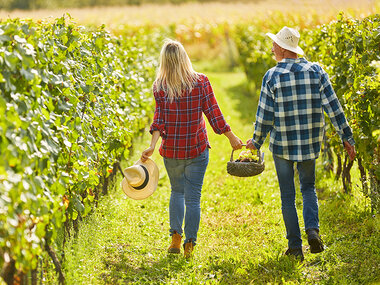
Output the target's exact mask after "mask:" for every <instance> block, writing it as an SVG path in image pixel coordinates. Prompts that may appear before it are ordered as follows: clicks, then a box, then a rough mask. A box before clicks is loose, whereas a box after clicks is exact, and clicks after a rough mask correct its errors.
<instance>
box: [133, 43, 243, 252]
mask: <svg viewBox="0 0 380 285" xmlns="http://www.w3.org/2000/svg"><path fill="white" fill-rule="evenodd" d="M153 93H154V98H155V101H156V109H155V112H154V119H153V123H152V125H151V127H150V133H151V134H152V140H151V144H150V146H149V148H147V149H146V150H144V151H143V153H142V155H141V160H142V161H143V162H144V161H145V160H146V159H147V158H148V157H149V156H151V155H152V154H153V152H154V150H155V147H156V143H157V141H158V139H159V137H160V136H161V137H162V142H161V146H160V150H159V151H160V154H161V156H163V158H164V164H165V168H166V171H167V173H168V176H169V179H170V184H171V189H172V190H171V196H170V205H169V214H170V234H171V236H172V243H171V245H170V247H169V250H168V251H169V253H179V252H180V247H181V239H182V233H183V231H182V223H183V219H184V218H185V228H184V230H185V237H186V239H185V241H184V244H183V247H184V255H185V257H187V258H188V257H190V256H191V254H192V252H193V248H194V246H195V242H196V240H197V233H198V229H199V222H200V198H201V190H202V185H203V178H204V175H205V172H206V168H207V164H208V159H209V156H208V149H209V148H210V144H209V142H208V138H207V132H206V125H205V121H204V119H203V113H204V114H205V115H206V117H207V119H208V121H209V122H210V125H211V126H212V128H213V130H214V131H215V133H217V134H224V135H225V136H226V137H227V138H228V139H229V141H230V144H231V146H232V148H233V149H240V148H241V147H242V141H241V140H240V139H239V138H238V137H237V136H235V135H234V134H233V132H232V131H231V128H230V126H229V125H228V124H227V123H226V121H225V119H224V117H223V114H222V112H221V111H220V109H219V106H218V104H217V102H216V99H215V96H214V93H213V90H212V88H211V85H210V82H209V80H208V78H207V77H206V76H205V75H203V74H200V73H197V72H195V71H194V70H193V68H192V65H191V62H190V59H189V57H188V55H187V53H186V51H185V49H184V48H183V46H182V44H181V43H179V42H177V41H173V40H166V42H165V43H164V45H163V47H162V50H161V55H160V66H159V68H158V73H157V77H156V80H155V82H154V84H153ZM185 206H186V214H185Z"/></svg>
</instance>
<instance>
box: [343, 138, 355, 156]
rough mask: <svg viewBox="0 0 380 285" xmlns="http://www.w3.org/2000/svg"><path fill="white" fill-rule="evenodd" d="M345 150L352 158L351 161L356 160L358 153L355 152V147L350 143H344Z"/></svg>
mask: <svg viewBox="0 0 380 285" xmlns="http://www.w3.org/2000/svg"><path fill="white" fill-rule="evenodd" d="M344 148H345V149H346V151H347V153H348V156H349V157H350V159H351V160H354V158H355V156H356V151H355V146H354V145H350V143H349V142H348V141H345V142H344Z"/></svg>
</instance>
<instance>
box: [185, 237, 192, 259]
mask: <svg viewBox="0 0 380 285" xmlns="http://www.w3.org/2000/svg"><path fill="white" fill-rule="evenodd" d="M183 248H184V249H185V251H184V253H183V254H184V256H185V258H191V256H192V255H193V251H194V244H193V242H192V241H191V240H190V241H189V242H187V243H185V244H184V245H183Z"/></svg>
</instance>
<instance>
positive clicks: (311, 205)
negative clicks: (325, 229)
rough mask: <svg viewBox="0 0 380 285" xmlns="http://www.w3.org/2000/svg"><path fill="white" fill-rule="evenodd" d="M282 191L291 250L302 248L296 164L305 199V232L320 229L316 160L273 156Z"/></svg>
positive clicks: (284, 215) (283, 210) (283, 208)
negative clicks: (316, 188) (295, 184)
mask: <svg viewBox="0 0 380 285" xmlns="http://www.w3.org/2000/svg"><path fill="white" fill-rule="evenodd" d="M273 160H274V163H275V166H276V171H277V178H278V182H279V185H280V191H281V203H282V208H281V209H282V216H283V218H284V222H285V227H286V238H287V239H288V246H289V248H300V247H302V239H301V232H300V226H299V223H298V215H297V211H296V204H295V200H296V190H295V186H294V163H296V164H297V170H298V174H299V180H300V188H301V193H302V198H303V219H304V222H305V230H308V229H311V228H314V229H319V217H318V198H317V194H316V191H315V159H312V160H306V161H302V162H294V161H289V160H286V159H283V158H280V157H278V156H276V155H273Z"/></svg>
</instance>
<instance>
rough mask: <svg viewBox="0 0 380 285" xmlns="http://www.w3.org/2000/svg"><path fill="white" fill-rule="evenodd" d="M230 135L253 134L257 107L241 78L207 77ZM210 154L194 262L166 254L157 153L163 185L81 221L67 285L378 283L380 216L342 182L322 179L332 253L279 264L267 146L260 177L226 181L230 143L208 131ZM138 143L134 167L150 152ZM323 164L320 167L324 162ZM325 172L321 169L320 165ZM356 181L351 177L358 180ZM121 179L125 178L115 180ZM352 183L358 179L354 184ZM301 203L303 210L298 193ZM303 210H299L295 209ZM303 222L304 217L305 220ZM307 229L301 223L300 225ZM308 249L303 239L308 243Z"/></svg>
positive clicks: (107, 201) (111, 201)
mask: <svg viewBox="0 0 380 285" xmlns="http://www.w3.org/2000/svg"><path fill="white" fill-rule="evenodd" d="M207 75H208V77H209V79H210V81H211V83H212V85H213V87H214V91H215V94H216V96H217V100H218V102H219V104H220V106H221V109H222V111H223V113H224V114H225V116H226V119H227V121H228V123H229V124H230V125H231V127H232V129H233V131H234V132H235V133H236V134H237V135H238V136H239V137H241V139H242V140H243V141H246V139H247V138H248V137H250V136H251V134H252V130H253V127H252V123H251V122H252V121H253V118H254V113H255V109H256V106H255V104H256V103H255V100H254V99H253V98H251V97H250V96H248V95H246V94H245V93H244V88H243V86H244V81H245V77H244V75H243V73H239V72H236V73H207ZM209 138H210V142H211V146H212V149H211V151H210V164H209V167H208V170H207V172H206V177H205V183H204V188H203V194H202V204H201V207H202V219H201V226H200V231H199V236H198V245H197V246H196V252H195V256H194V258H193V259H192V260H190V261H187V260H185V259H184V258H183V257H182V255H180V256H168V255H167V253H166V249H167V247H168V245H169V231H168V229H169V222H168V220H169V218H168V217H169V213H168V203H169V195H170V186H169V181H168V178H167V176H166V172H165V169H164V166H163V162H162V158H161V157H160V156H159V154H158V152H156V153H155V154H154V155H153V159H154V160H155V161H156V162H157V164H158V166H159V168H160V181H159V187H158V189H157V190H156V192H155V193H154V194H153V195H152V196H151V197H149V198H148V199H146V200H142V201H134V200H131V199H129V198H127V197H125V195H124V194H123V192H122V190H121V189H120V188H119V185H120V181H118V182H117V184H116V189H115V190H114V191H111V193H110V195H108V196H107V197H103V199H102V201H101V202H100V203H99V208H98V209H97V210H96V212H95V213H94V214H93V215H91V217H90V218H88V219H87V220H86V222H83V223H82V224H81V226H80V231H79V235H78V237H77V239H75V240H70V241H69V242H68V243H67V245H66V249H65V250H66V256H65V257H66V261H65V263H64V268H65V273H66V279H67V281H68V282H67V283H68V284H131V283H132V284H141V283H144V284H200V283H205V284H250V283H251V284H267V283H271V284H280V283H288V284H298V283H305V284H306V283H307V284H310V283H315V284H317V283H318V284H319V283H331V284H335V283H339V284H363V283H371V282H375V281H376V280H377V281H379V275H380V269H379V264H380V242H379V240H378V239H379V238H378V237H379V236H380V235H379V233H380V231H379V228H380V227H379V218H378V217H377V218H372V217H371V215H370V214H368V213H367V212H366V210H365V201H364V199H363V198H361V196H360V195H359V194H357V195H356V198H355V199H354V197H351V196H345V195H342V194H340V193H341V190H340V188H341V187H340V183H338V182H336V181H334V179H333V178H330V177H328V176H324V175H326V174H323V172H321V171H318V181H319V182H318V190H319V191H318V192H319V197H320V199H321V200H320V205H321V206H320V211H321V231H322V237H323V238H324V240H325V243H326V245H327V247H328V248H327V250H326V251H325V252H324V253H322V254H318V255H312V254H310V253H309V251H308V248H307V246H305V262H304V263H303V264H299V263H297V262H295V261H293V260H290V259H288V258H286V257H284V256H283V252H284V251H285V250H286V247H287V241H286V239H285V228H284V225H283V222H282V215H281V209H280V208H281V207H280V195H279V190H278V183H277V179H276V174H275V171H274V165H273V161H272V158H271V155H270V153H269V151H268V149H267V146H264V149H263V151H264V152H265V154H266V170H265V172H264V173H263V174H262V175H260V176H258V177H251V178H237V177H231V176H229V175H227V173H226V163H227V161H228V159H229V156H230V152H231V150H230V147H229V143H228V140H227V138H225V137H224V136H219V135H215V134H214V133H213V132H212V130H211V129H210V128H209ZM149 141H150V136H149V135H146V136H145V137H143V138H141V139H140V140H139V141H136V143H135V151H134V154H133V155H132V157H131V159H130V161H129V162H127V163H126V164H125V166H126V165H130V164H132V163H133V162H134V161H136V160H137V159H138V157H139V154H140V153H141V151H142V150H143V149H144V148H145V147H146V146H148V144H149ZM319 163H320V162H319ZM319 167H320V166H319ZM354 178H355V177H354ZM119 179H120V178H119ZM355 179H356V178H355ZM297 204H298V205H300V204H301V197H300V195H299V193H298V196H297ZM299 208H300V209H301V207H299ZM299 215H300V220H301V223H303V221H302V218H301V217H302V212H301V211H300V212H299ZM301 226H302V227H303V225H301ZM303 240H304V244H307V243H306V237H305V235H303Z"/></svg>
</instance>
